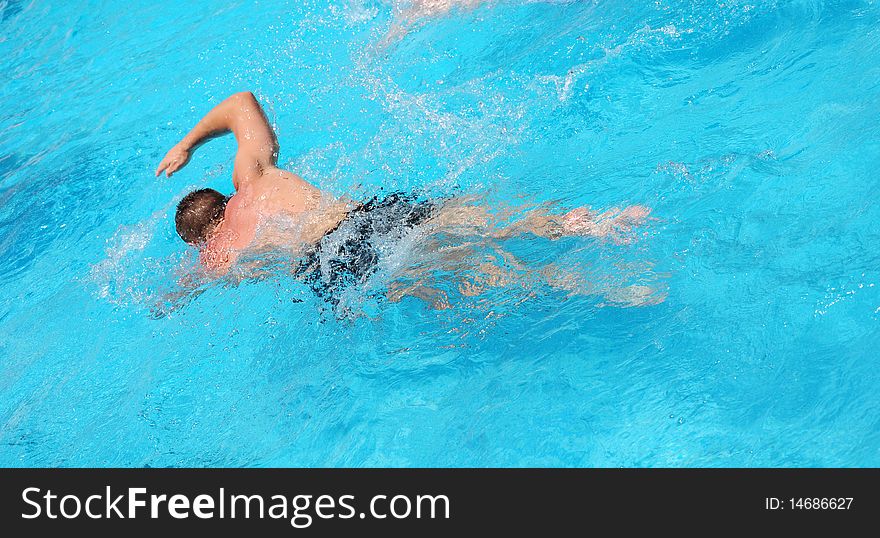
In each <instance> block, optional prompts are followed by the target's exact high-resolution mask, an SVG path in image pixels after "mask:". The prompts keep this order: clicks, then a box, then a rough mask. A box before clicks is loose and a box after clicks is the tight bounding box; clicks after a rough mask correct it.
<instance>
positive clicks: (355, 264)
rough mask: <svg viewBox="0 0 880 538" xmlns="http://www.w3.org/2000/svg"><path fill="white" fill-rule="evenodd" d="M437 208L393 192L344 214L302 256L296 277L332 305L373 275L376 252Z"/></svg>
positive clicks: (430, 214)
mask: <svg viewBox="0 0 880 538" xmlns="http://www.w3.org/2000/svg"><path fill="white" fill-rule="evenodd" d="M437 207H438V204H437V203H435V202H432V201H430V200H424V199H422V200H420V199H418V198H417V197H416V196H414V195H408V194H403V193H394V194H390V195H388V196H386V197H385V198H382V199H381V200H380V199H379V198H378V197H376V198H373V199H372V200H370V201H368V202H367V203H365V204H363V205H361V206H359V207H357V208H355V209H352V210H351V211H349V212H348V215H346V216H345V218H344V219H343V220H342V221H341V222H340V223H339V224H338V225H337V226H336V228H334V229H333V230H331V231H329V232H327V233H326V234H325V235H324V237H322V238H321V240H320V241H319V242H318V244H316V245H315V246H314V247H312V248H311V250H310V251H309V252H308V253H307V254H306V255H305V257H304V259H303V261H302V262H301V264H300V265H299V268H298V270H297V275H298V276H300V277H301V278H302V279H303V280H304V281H305V282H306V283H308V284H309V286H310V287H311V288H312V289H313V290H314V291H315V293H317V294H318V295H319V296H320V297H322V298H323V299H325V300H327V301H328V302H330V303H331V304H333V305H336V304H337V303H338V302H339V297H338V293H339V292H340V291H342V290H343V289H345V288H346V287H347V286H349V285H351V284H355V283H360V284H362V283H364V282H366V280H367V279H368V278H369V277H370V276H371V275H372V274H373V273H375V272H376V268H377V266H378V263H379V251H380V249H381V248H386V249H387V248H388V245H389V244H391V243H392V242H393V241H395V240H398V239H401V238H402V237H403V236H404V235H406V233H407V232H409V230H411V229H412V228H414V227H415V226H418V225H420V224H422V223H424V222H425V221H427V220H428V219H429V218H431V216H432V215H433V214H434V212H435V210H436V209H437Z"/></svg>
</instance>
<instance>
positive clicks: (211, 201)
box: [174, 189, 226, 245]
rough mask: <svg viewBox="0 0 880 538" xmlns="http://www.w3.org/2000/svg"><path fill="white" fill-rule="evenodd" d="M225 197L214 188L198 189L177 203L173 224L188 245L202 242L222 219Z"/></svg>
mask: <svg viewBox="0 0 880 538" xmlns="http://www.w3.org/2000/svg"><path fill="white" fill-rule="evenodd" d="M224 209H226V197H225V196H223V195H222V194H220V193H219V192H217V191H215V190H214V189H199V190H197V191H192V192H191V193H189V194H187V195H186V196H184V197H183V200H181V201H180V203H179V204H177V215H175V217H174V224H175V225H176V227H177V233H178V235H180V238H181V239H183V240H184V241H186V242H187V243H189V244H190V245H198V244H201V243H204V242H205V241H206V240H207V239H208V235H210V234H211V232H213V231H214V228H216V227H217V225H218V224H220V221H221V220H223V210H224Z"/></svg>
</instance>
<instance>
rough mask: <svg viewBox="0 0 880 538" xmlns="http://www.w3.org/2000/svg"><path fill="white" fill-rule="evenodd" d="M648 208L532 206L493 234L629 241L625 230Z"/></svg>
mask: <svg viewBox="0 0 880 538" xmlns="http://www.w3.org/2000/svg"><path fill="white" fill-rule="evenodd" d="M650 213H651V209H650V208H648V207H645V206H640V205H634V206H629V207H627V208H624V209H619V208H616V207H615V208H612V209H609V210H608V211H605V212H603V213H596V212H595V211H593V210H591V209H590V208H589V207H586V206H584V207H578V208H576V209H573V210H571V211H569V212H568V213H564V214H561V215H560V214H554V213H550V212H549V211H547V210H545V209H534V210H532V211H529V212H528V213H526V214H525V216H524V217H523V218H522V219H520V220H518V221H516V222H513V223H511V224H509V225H508V226H506V227H504V228H502V229H500V230H498V231H497V232H496V233H495V235H494V237H496V238H497V239H509V238H511V237H515V236H518V235H525V234H531V235H536V236H538V237H543V238H545V239H551V240H552V239H559V238H562V237H571V236H581V237H597V238H607V239H611V240H612V241H614V242H617V243H625V242H628V238H627V235H626V234H627V233H628V232H629V231H630V230H631V229H632V228H633V227H635V226H638V225H640V224H642V223H643V222H645V220H647V218H648V215H649V214H650Z"/></svg>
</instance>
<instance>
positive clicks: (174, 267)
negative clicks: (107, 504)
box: [0, 0, 880, 466]
mask: <svg viewBox="0 0 880 538" xmlns="http://www.w3.org/2000/svg"><path fill="white" fill-rule="evenodd" d="M428 4H431V5H434V6H435V7H437V6H439V7H440V8H441V9H438V10H434V11H431V10H427V9H422V10H421V11H420V10H418V9H415V8H417V7H418V6H415V8H414V7H413V6H408V4H407V3H392V2H389V1H367V0H362V1H358V0H352V1H349V2H314V1H305V2H303V1H289V2H285V1H261V2H259V3H256V2H204V3H201V4H200V6H199V7H198V8H195V7H193V6H191V5H190V4H189V3H187V2H166V1H161V2H149V3H147V2H144V3H142V4H141V5H133V6H126V7H125V9H122V8H121V7H120V4H119V3H117V2H60V1H58V2H46V1H40V0H34V1H30V0H23V1H10V0H6V1H2V2H0V74H2V93H0V465H3V466H56V465H60V466H85V465H88V466H91V465H96V466H216V465H223V466H486V465H492V466H877V465H880V396H878V386H880V368H878V366H880V361H878V353H877V349H878V345H880V290H878V287H877V285H876V284H878V282H880V250H878V248H877V246H876V242H877V240H878V238H880V209H878V206H877V203H876V199H877V197H878V195H880V174H878V166H880V5H877V3H876V2H870V1H860V2H856V1H853V2H832V1H829V2H821V1H808V0H803V1H793V2H783V1H778V2H776V1H760V0H753V1H749V2H738V1H720V0H719V1H709V0H701V1H690V2H683V1H682V2H676V1H666V0H659V1H644V2H622V1H620V2H616V1H607V2H559V1H556V2H537V1H531V2H526V1H521V2H517V1H511V2H501V1H498V2H485V3H478V2H467V4H468V5H467V6H463V7H462V6H455V5H449V6H444V4H443V3H442V2H437V1H435V2H433V3H430V2H429V3H428ZM423 7H424V6H423ZM444 7H450V9H443V8H444ZM245 89H250V90H253V91H254V92H255V93H256V94H257V96H258V97H259V98H260V99H261V101H262V102H263V103H264V105H265V107H266V109H267V112H268V114H269V116H270V118H271V120H272V121H273V123H274V124H275V126H276V128H277V131H278V136H279V140H280V143H281V148H282V149H281V157H280V160H279V163H280V164H282V165H285V166H288V167H290V168H291V169H293V170H295V171H297V172H298V173H299V174H300V175H302V176H303V177H304V178H305V179H307V180H309V181H311V182H313V183H315V184H316V185H318V186H320V187H321V188H324V189H327V190H329V191H331V192H334V193H337V194H348V195H351V196H355V197H358V198H367V197H370V196H373V195H375V194H379V193H381V192H389V191H393V190H404V191H407V190H415V189H429V190H432V191H437V192H439V193H441V194H442V193H453V192H456V193H465V194H479V195H480V196H484V197H485V199H486V200H487V202H488V203H491V204H493V206H503V205H505V204H511V203H514V202H516V203H523V202H529V203H543V202H548V201H556V202H558V203H559V204H560V205H561V206H563V207H575V206H578V205H584V204H588V205H591V206H594V207H596V208H608V207H611V206H615V205H619V204H625V203H630V204H636V203H638V204H644V205H648V206H650V207H652V208H653V216H655V217H656V218H657V220H655V221H651V222H650V223H649V224H648V225H647V227H646V228H644V229H643V230H642V233H641V234H640V235H639V237H638V240H637V241H634V242H632V243H629V244H622V245H617V244H614V243H610V242H601V241H595V240H588V239H562V240H560V241H555V242H546V241H540V240H534V239H518V240H513V241H511V242H510V244H509V245H508V247H509V248H510V250H511V251H512V252H514V253H515V254H516V255H517V256H518V257H520V258H521V259H524V260H526V261H527V262H528V263H529V264H530V265H531V266H534V267H539V266H542V265H546V264H548V263H551V262H552V263H554V264H556V265H557V266H558V267H560V268H564V269H566V270H570V271H573V272H576V273H577V274H580V275H585V276H586V278H588V279H590V280H591V282H593V283H595V285H596V286H597V287H598V289H604V290H614V289H621V288H624V287H626V286H631V285H640V286H647V287H649V288H650V289H652V290H654V293H655V295H656V297H657V298H663V297H665V300H663V301H662V302H659V304H647V305H644V306H627V305H622V304H618V303H615V302H614V301H611V300H609V299H608V295H609V294H608V293H605V294H603V293H596V294H594V295H586V296H571V295H570V294H568V293H566V292H564V291H561V290H558V289H552V288H549V287H545V288H540V287H538V288H535V289H523V288H520V287H516V286H508V287H501V288H497V289H494V290H491V291H490V292H488V293H487V294H485V295H482V296H478V297H466V296H462V295H461V294H457V293H455V290H454V286H450V287H449V290H448V291H449V298H450V302H451V303H452V305H453V308H450V309H446V310H433V309H430V308H427V307H426V306H425V305H424V304H423V303H421V302H420V301H418V300H415V299H405V300H403V301H402V302H400V303H389V302H388V301H384V300H382V298H381V294H377V293H371V292H368V291H367V290H361V291H358V293H356V294H355V295H354V298H353V299H352V301H354V303H355V304H356V305H357V306H358V307H359V309H360V311H361V313H362V314H363V315H360V316H351V317H337V316H334V315H332V314H328V311H327V309H326V305H322V304H321V301H320V300H319V299H317V298H316V297H314V295H313V294H311V293H310V292H309V290H308V289H307V288H306V287H304V286H303V285H302V284H301V283H298V282H296V281H295V280H293V279H291V278H290V277H288V276H285V275H284V274H278V275H275V276H274V277H272V278H267V279H263V280H259V281H247V282H244V283H242V284H241V285H238V286H231V285H222V284H218V285H214V286H209V287H207V289H206V291H205V292H204V293H203V294H202V295H200V296H199V297H197V298H196V299H195V300H193V301H192V302H191V303H190V304H188V305H186V306H185V307H184V308H182V309H180V310H178V311H176V312H173V313H172V314H171V315H169V316H166V317H164V318H160V319H154V316H152V315H151V309H152V308H153V307H154V305H155V304H156V302H157V301H159V300H160V299H161V297H162V295H163V294H164V293H167V292H168V291H169V290H173V288H174V285H175V282H176V280H177V278H178V277H179V276H180V275H181V274H182V273H184V272H185V271H186V267H189V266H190V265H191V264H192V263H193V255H192V252H187V250H186V249H185V248H184V245H183V243H182V242H180V241H179V239H178V238H177V237H176V235H175V232H174V226H173V208H174V204H175V203H176V201H177V200H179V199H180V197H182V196H183V195H184V194H185V193H186V192H188V191H189V190H190V189H192V188H193V187H196V186H203V185H206V186H211V187H214V188H217V189H219V190H222V191H224V192H229V191H231V188H232V186H231V180H230V176H231V170H232V155H233V151H234V142H233V140H232V139H231V138H225V139H221V140H216V141H213V142H212V143H210V144H209V145H206V146H204V147H203V148H201V150H200V151H199V152H198V153H197V154H196V155H195V157H194V158H193V160H192V162H191V163H190V164H189V166H188V167H187V168H186V169H185V170H183V171H182V172H181V173H179V174H178V175H176V176H175V177H173V178H171V179H165V178H162V179H159V180H157V179H155V178H153V176H152V171H153V170H154V169H155V166H156V164H157V163H158V161H159V159H160V158H161V157H162V156H163V155H164V153H165V151H166V150H167V149H168V148H169V147H170V146H171V145H173V144H174V143H175V142H176V141H177V140H178V139H179V138H180V137H181V136H183V134H185V133H186V131H187V130H188V129H189V128H190V127H191V126H192V125H193V124H194V123H195V122H196V121H197V120H198V119H199V118H200V117H201V115H202V114H204V113H205V112H207V110H209V109H210V107H212V106H213V105H214V104H216V103H217V102H218V101H219V100H220V99H222V98H223V97H225V96H226V95H228V94H230V93H232V92H234V91H241V90H245ZM400 250H401V249H399V248H398V249H397V250H395V249H390V253H389V256H391V257H392V258H393V257H394V256H398V257H404V258H405V256H404V254H405V252H401V251H400ZM378 286H379V287H381V282H379V284H378ZM356 291H357V290H356ZM654 302H656V301H654Z"/></svg>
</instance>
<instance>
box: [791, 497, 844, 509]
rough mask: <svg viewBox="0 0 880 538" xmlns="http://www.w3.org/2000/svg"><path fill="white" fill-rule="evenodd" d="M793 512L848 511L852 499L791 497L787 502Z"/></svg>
mask: <svg viewBox="0 0 880 538" xmlns="http://www.w3.org/2000/svg"><path fill="white" fill-rule="evenodd" d="M788 502H789V503H790V505H791V508H792V509H793V510H849V508H850V506H852V502H853V498H852V497H797V498H796V497H792V498H790V499H789V500H788Z"/></svg>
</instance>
